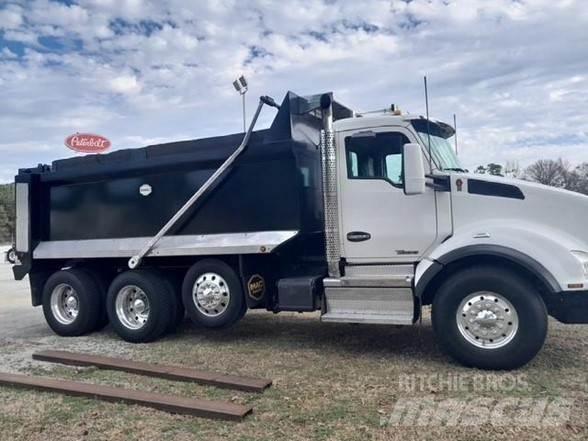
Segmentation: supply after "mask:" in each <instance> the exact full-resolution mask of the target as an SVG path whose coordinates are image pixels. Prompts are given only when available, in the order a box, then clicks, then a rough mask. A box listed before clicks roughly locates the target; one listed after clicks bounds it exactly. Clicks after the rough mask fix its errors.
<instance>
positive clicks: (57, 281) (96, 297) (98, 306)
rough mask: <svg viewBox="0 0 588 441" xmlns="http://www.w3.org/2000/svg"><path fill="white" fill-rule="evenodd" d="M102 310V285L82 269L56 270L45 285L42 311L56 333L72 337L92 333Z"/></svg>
mask: <svg viewBox="0 0 588 441" xmlns="http://www.w3.org/2000/svg"><path fill="white" fill-rule="evenodd" d="M102 311H103V304H102V299H101V297H100V288H99V286H98V284H97V283H96V281H95V280H94V279H93V278H92V277H91V276H90V275H89V274H88V273H87V272H85V271H83V270H80V269H67V270H60V271H57V272H56V273H53V274H52V275H51V276H50V277H49V279H47V282H46V283H45V286H44V287H43V314H44V315H45V320H46V321H47V323H48V324H49V327H50V328H51V329H52V330H53V331H54V332H55V333H56V334H57V335H61V336H63V337H73V336H78V335H83V334H86V333H88V332H92V331H93V330H95V329H96V327H97V325H98V322H99V320H100V316H101V314H102Z"/></svg>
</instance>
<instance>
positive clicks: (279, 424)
mask: <svg viewBox="0 0 588 441" xmlns="http://www.w3.org/2000/svg"><path fill="white" fill-rule="evenodd" d="M587 337H588V329H587V328H585V327H569V326H563V325H559V324H553V325H552V329H551V331H550V339H549V341H548V342H547V344H546V347H545V349H544V350H543V352H541V353H540V354H539V356H538V357H537V358H536V359H535V360H534V361H533V362H532V363H531V364H530V365H528V366H526V367H525V368H523V369H521V370H520V371H518V372H516V373H495V374H488V373H484V372H481V371H478V370H471V369H466V368H463V367H461V366H458V365H456V364H454V363H453V362H452V361H451V360H449V359H448V358H447V357H445V356H444V355H443V354H441V353H440V352H439V350H438V348H437V346H436V344H435V342H434V340H433V335H432V330H431V327H430V324H429V323H425V324H424V325H423V327H422V328H416V327H415V328H394V327H377V326H350V325H345V324H321V323H319V322H318V320H317V318H316V317H313V316H310V317H308V316H300V315H295V314H286V315H284V316H281V315H280V316H275V315H272V314H267V313H266V314H263V313H253V314H249V315H248V316H247V317H246V318H245V319H244V320H243V321H242V322H241V323H240V324H239V325H238V326H236V327H235V328H233V329H229V330H226V331H222V332H218V331H210V330H204V329H197V328H193V327H191V326H190V325H188V324H186V325H185V326H184V327H183V329H182V333H180V334H177V335H173V336H168V337H166V338H165V339H163V340H161V341H158V342H155V343H153V344H149V345H128V346H127V345H125V346H124V350H125V353H126V354H128V355H127V356H129V357H132V358H134V359H136V360H143V361H152V362H159V363H168V364H177V365H182V366H192V367H195V368H199V369H207V370H213V371H218V372H225V373H231V374H242V375H249V376H259V377H267V378H272V379H273V380H274V385H273V386H272V387H271V388H270V389H268V390H266V391H265V392H264V393H262V394H255V393H244V392H239V391H232V390H228V389H219V388H215V387H210V386H202V385H197V384H191V383H180V382H173V381H167V380H161V379H154V378H147V377H142V376H138V375H132V374H127V373H124V372H115V371H107V370H99V369H94V368H75V367H67V366H60V365H49V364H37V365H34V366H33V367H31V368H28V369H26V370H25V371H23V372H26V373H27V374H35V375H42V376H49V377H53V378H65V379H73V380H78V381H84V382H91V383H97V384H105V385H113V386H117V387H128V388H133V389H139V390H147V391H155V392H161V393H170V394H175V395H181V396H186V397H197V398H207V399H217V400H232V401H234V402H237V403H247V404H250V405H252V406H253V407H254V413H253V414H252V415H251V416H248V417H247V418H246V419H245V420H244V421H243V422H241V423H233V422H224V421H213V420H207V419H202V418H194V417H190V416H182V415H171V414H168V413H165V412H161V411H157V410H153V409H148V408H144V407H140V406H128V405H124V404H116V403H105V402H100V401H96V400H92V399H87V398H74V397H62V396H60V395H58V394H53V393H38V392H31V391H24V390H16V389H11V388H7V387H0V440H4V439H6V440H8V439H10V440H35V439H39V440H43V441H48V440H58V441H66V440H69V439H71V440H79V439H84V440H105V439H108V440H125V441H127V440H129V441H131V440H142V441H143V440H151V439H153V440H174V441H177V440H180V441H181V440H193V439H207V440H208V439H210V440H224V439H233V440H256V441H257V440H272V441H278V440H287V441H293V440H305V441H306V440H361V441H363V440H387V439H419V441H422V440H428V439H430V440H445V439H447V440H451V441H457V440H490V439H492V440H510V439H517V441H523V440H531V439H532V440H535V439H537V440H550V441H551V440H558V439H562V440H564V439H565V440H576V439H578V440H580V439H588V428H587V427H586V423H587V415H586V408H587V407H588V406H587V405H588V388H587V386H586V380H587V373H588V367H587V366H588V344H587V340H586V338H587ZM92 339H99V340H100V344H101V345H102V346H104V345H106V346H107V345H108V342H110V341H111V342H113V344H114V343H115V342H117V343H118V340H117V338H116V337H115V336H114V335H113V334H112V333H111V332H109V331H107V332H106V333H105V334H98V335H96V336H91V337H89V339H88V346H89V347H91V344H90V343H91V342H92V341H93V340H92ZM58 341H59V342H63V345H61V346H60V347H59V348H57V347H55V349H65V350H67V349H69V348H68V344H74V343H75V339H59V340H58ZM72 342H73V343H72ZM42 349H48V348H46V347H43V348H42ZM8 350H11V351H13V350H14V347H11V348H6V347H0V356H1V355H2V353H3V351H8ZM406 374H421V375H430V374H438V375H441V376H443V375H459V376H462V377H463V378H464V380H465V387H464V389H463V390H446V389H444V388H443V387H441V388H439V387H432V388H430V387H424V388H422V389H418V390H416V391H414V392H411V391H407V390H404V389H403V388H402V385H401V383H400V378H401V376H402V375H406ZM514 374H517V375H522V376H524V379H525V381H527V383H528V387H526V388H515V389H514V390H496V391H494V390H484V391H482V392H479V391H475V390H474V388H473V382H474V380H475V378H476V376H479V375H492V376H495V378H498V379H500V378H508V375H514ZM480 396H484V397H489V398H492V399H493V400H500V399H503V398H506V397H514V398H519V397H522V398H533V399H535V398H542V397H545V398H561V397H564V398H568V397H569V398H573V399H574V400H576V405H575V409H574V414H573V418H572V419H571V420H570V421H569V422H568V423H567V424H565V425H563V426H558V427H554V428H547V429H546V428H541V427H523V426H522V425H515V426H513V427H492V426H488V425H478V426H473V427H464V426H457V427H439V426H427V427H405V426H400V427H398V426H395V427H390V426H388V425H386V424H382V423H381V418H382V417H384V418H386V417H387V416H389V415H390V413H391V412H392V409H393V408H394V404H395V403H396V401H397V400H398V399H405V398H411V397H417V398H418V397H420V398H425V399H430V398H432V399H434V400H444V399H447V398H455V399H459V400H471V399H473V398H476V397H480ZM64 433H65V435H64Z"/></svg>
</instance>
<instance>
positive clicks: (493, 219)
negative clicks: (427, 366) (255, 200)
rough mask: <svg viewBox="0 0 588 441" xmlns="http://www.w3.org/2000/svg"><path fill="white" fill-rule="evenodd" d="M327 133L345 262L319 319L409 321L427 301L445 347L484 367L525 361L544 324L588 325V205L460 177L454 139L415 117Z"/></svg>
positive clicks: (386, 117) (334, 270)
mask: <svg viewBox="0 0 588 441" xmlns="http://www.w3.org/2000/svg"><path fill="white" fill-rule="evenodd" d="M327 129H328V127H327ZM333 131H334V141H335V142H334V146H333V149H334V151H335V153H336V154H335V162H336V170H337V182H338V185H337V189H336V191H337V192H338V194H337V197H336V199H335V198H333V200H336V201H337V203H338V204H339V207H338V209H337V210H336V211H337V213H338V224H337V225H336V227H337V228H333V229H332V231H333V233H334V234H335V235H336V239H337V241H338V246H339V251H338V252H337V251H335V255H336V254H340V257H341V259H340V260H339V261H338V262H337V264H338V267H337V266H336V265H331V266H330V270H331V274H330V276H331V277H330V278H328V279H326V280H325V281H324V283H325V298H326V302H325V304H326V308H325V310H324V315H323V317H322V319H323V320H325V321H348V322H364V323H387V324H411V323H415V322H416V321H417V320H418V319H419V318H420V314H421V306H422V305H428V304H433V310H432V314H433V315H432V318H433V325H434V327H435V330H436V331H437V335H438V338H439V340H440V342H441V344H442V346H443V347H444V348H445V349H446V350H447V351H448V352H449V353H450V354H451V355H452V356H454V357H455V358H457V359H458V360H459V361H461V362H462V363H464V364H466V365H472V366H477V367H482V368H513V367H518V366H520V365H522V364H524V363H526V362H527V361H529V360H530V359H531V358H532V357H533V356H534V355H535V354H536V353H537V351H538V350H539V349H540V348H541V346H542V345H543V342H544V339H545V335H546V330H547V315H548V313H549V314H551V315H553V316H554V317H556V318H558V319H559V320H560V321H563V322H566V323H586V322H588V311H587V307H588V290H587V289H588V285H587V283H588V232H587V231H586V228H585V227H584V218H585V216H586V215H588V197H586V196H584V195H581V194H577V193H572V192H569V191H565V190H560V189H555V188H550V187H546V186H544V185H539V184H535V183H531V182H526V181H522V180H516V179H508V178H503V177H494V176H488V175H478V174H470V173H467V172H466V171H465V170H463V168H462V166H461V165H460V163H459V160H458V158H457V157H456V155H455V153H454V151H453V148H452V145H451V144H450V143H449V141H448V138H450V137H451V136H452V135H453V133H454V132H453V129H452V128H451V127H450V126H448V125H447V124H443V123H441V122H438V121H427V120H426V119H424V118H423V117H415V116H407V115H399V114H398V112H395V113H389V114H381V115H378V116H364V117H353V118H348V119H342V120H338V121H336V122H335V123H334V124H333ZM415 145H416V146H418V149H417V153H416V154H415V148H414V147H415ZM327 149H328V146H327ZM407 153H409V154H410V157H409V158H407ZM327 156H328V155H327ZM414 162H419V164H416V165H415V164H414ZM325 169H326V170H328V169H329V168H328V167H325ZM409 181H410V187H411V188H410V191H409V190H408V188H407V184H408V183H409ZM425 181H426V183H425ZM415 183H416V185H415ZM419 183H421V184H420V186H419ZM415 188H416V190H415ZM329 190H331V191H332V189H327V191H329ZM331 203H334V202H331ZM327 209H328V206H327ZM327 231H329V229H328V228H327ZM328 243H329V242H328V241H327V244H328ZM327 255H329V253H328V252H327Z"/></svg>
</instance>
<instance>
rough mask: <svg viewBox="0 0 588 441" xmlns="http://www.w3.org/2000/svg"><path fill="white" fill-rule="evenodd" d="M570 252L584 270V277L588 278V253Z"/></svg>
mask: <svg viewBox="0 0 588 441" xmlns="http://www.w3.org/2000/svg"><path fill="white" fill-rule="evenodd" d="M570 252H571V253H572V255H573V256H574V257H575V258H576V259H577V260H578V262H580V264H581V265H582V267H583V268H584V275H585V276H588V253H587V252H586V251H579V250H572V251H570Z"/></svg>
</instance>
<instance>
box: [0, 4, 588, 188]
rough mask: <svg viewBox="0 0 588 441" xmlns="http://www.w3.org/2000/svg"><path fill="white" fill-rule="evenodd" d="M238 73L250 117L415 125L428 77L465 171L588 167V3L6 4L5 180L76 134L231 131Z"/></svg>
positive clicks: (2, 77)
mask: <svg viewBox="0 0 588 441" xmlns="http://www.w3.org/2000/svg"><path fill="white" fill-rule="evenodd" d="M241 74H243V75H245V76H246V78H247V79H248V81H249V85H250V88H249V92H248V94H247V106H248V110H249V113H252V111H253V109H254V106H255V105H256V101H257V98H258V97H259V96H260V95H265V94H267V95H271V96H273V97H275V98H276V99H277V100H279V101H281V99H282V98H283V96H284V95H285V93H286V92H287V91H288V90H292V91H294V92H296V93H298V94H300V95H304V94H315V93H322V92H327V91H332V92H334V94H335V98H336V99H337V100H338V101H340V102H342V103H344V104H346V105H347V106H349V107H351V108H353V109H355V110H357V111H368V110H374V109H381V108H385V107H388V106H389V105H390V104H392V103H394V104H396V105H398V106H400V108H401V109H402V110H404V111H408V112H410V113H413V114H423V113H424V110H425V105H424V98H423V76H424V75H427V77H428V83H429V96H430V113H431V116H432V117H433V118H436V119H440V120H444V121H447V122H452V121H453V114H454V113H455V114H456V115H457V121H458V124H457V125H458V139H459V156H460V159H461V162H462V164H463V165H465V166H466V167H468V168H470V169H473V168H475V167H476V166H477V165H479V164H487V163H489V162H498V163H502V164H504V163H506V162H507V161H509V162H516V163H518V164H519V166H520V167H525V166H527V165H528V164H530V163H532V162H533V161H535V160H537V159H545V158H554V159H555V158H558V157H561V158H563V159H564V160H566V161H568V162H570V163H571V164H577V163H580V162H582V161H588V2H586V1H585V0H527V1H523V0H406V1H400V0H362V1H357V0H350V1H347V0H280V1H271V0H240V1H236V0H166V1H163V0H161V1H155V0H153V1H147V0H60V1H57V0H28V1H13V0H0V98H1V104H0V182H8V181H11V180H12V179H13V176H14V175H15V173H16V172H17V170H18V168H21V167H31V166H36V165H37V164H39V163H50V162H51V161H52V160H55V159H59V158H64V157H69V156H72V155H75V153H74V152H72V151H70V150H68V149H67V148H66V147H65V146H64V144H63V141H64V139H65V138H66V137H67V136H68V135H70V134H72V133H76V132H90V133H98V134H100V135H103V136H106V137H108V138H109V139H110V140H111V141H112V143H113V149H119V148H135V147H141V146H144V145H149V144H153V143H159V142H166V141H175V140H181V139H193V138H200V137H207V136H215V135H221V134H227V133H234V132H239V131H240V130H241V127H242V119H241V102H240V97H239V95H238V94H237V93H236V91H235V90H234V89H233V87H232V85H231V83H232V81H233V80H234V79H235V78H236V77H237V76H239V75H241ZM274 115H275V111H274V110H273V109H271V110H270V109H266V110H264V113H263V114H262V117H261V118H260V122H259V125H258V127H263V126H268V125H269V124H270V122H271V120H272V119H273V117H274Z"/></svg>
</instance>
